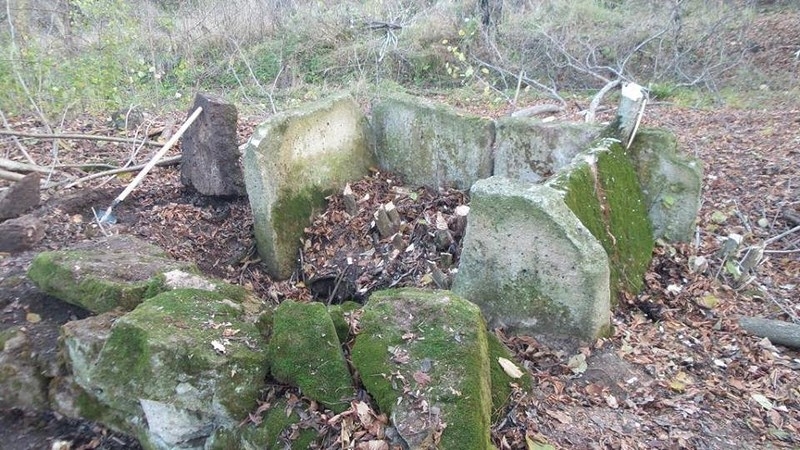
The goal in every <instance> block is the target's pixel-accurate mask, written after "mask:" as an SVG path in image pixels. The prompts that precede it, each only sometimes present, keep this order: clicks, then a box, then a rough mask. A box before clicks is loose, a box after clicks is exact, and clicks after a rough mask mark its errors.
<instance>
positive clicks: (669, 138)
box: [629, 129, 703, 242]
mask: <svg viewBox="0 0 800 450" xmlns="http://www.w3.org/2000/svg"><path fill="white" fill-rule="evenodd" d="M629 151H630V153H631V156H632V159H633V161H634V163H635V165H636V173H637V175H638V177H639V181H640V183H641V186H642V192H643V194H644V197H645V201H646V202H647V205H648V207H647V213H648V217H649V218H650V222H651V223H652V225H653V235H654V237H655V238H656V239H660V238H664V239H667V240H669V241H683V242H688V241H691V239H692V237H693V235H694V232H695V222H696V220H697V213H698V211H699V210H700V193H701V189H702V183H703V169H702V164H701V162H700V161H699V160H698V159H695V158H691V157H688V156H685V155H682V154H680V153H679V151H678V141H677V139H676V138H675V136H674V135H673V134H672V133H670V132H668V131H666V130H656V129H642V130H639V132H638V133H637V135H636V138H635V139H634V141H633V144H632V145H631V148H630V150H629Z"/></svg>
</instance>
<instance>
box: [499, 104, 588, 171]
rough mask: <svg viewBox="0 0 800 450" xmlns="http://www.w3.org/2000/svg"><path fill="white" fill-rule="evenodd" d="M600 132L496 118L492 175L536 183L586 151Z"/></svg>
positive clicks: (576, 126)
mask: <svg viewBox="0 0 800 450" xmlns="http://www.w3.org/2000/svg"><path fill="white" fill-rule="evenodd" d="M600 131H601V128H599V127H594V126H591V125H586V124H576V123H557V122H549V123H544V122H541V121H538V120H532V119H526V118H511V117H509V118H502V119H499V120H497V139H496V141H495V152H494V175H497V176H503V177H506V178H511V179H516V180H521V181H528V182H531V183H539V182H541V181H543V180H544V179H546V178H548V177H550V176H551V175H553V173H555V172H557V171H558V170H559V169H561V168H562V167H564V166H566V165H567V164H569V163H570V162H571V161H572V158H574V157H575V155H577V154H578V153H580V152H582V151H584V150H586V149H587V148H589V145H590V144H591V142H592V141H593V140H594V139H595V138H596V137H597V136H598V135H599V134H600Z"/></svg>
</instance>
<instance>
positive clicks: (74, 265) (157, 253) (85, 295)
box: [28, 235, 196, 313]
mask: <svg viewBox="0 0 800 450" xmlns="http://www.w3.org/2000/svg"><path fill="white" fill-rule="evenodd" d="M174 269H183V270H188V271H196V268H195V267H194V264H191V263H187V262H180V261H175V260H174V259H172V258H170V257H169V256H168V255H167V254H166V253H164V251H163V250H161V249H160V248H158V247H156V246H154V245H152V244H149V243H147V242H145V241H142V240H141V239H137V238H135V237H132V236H124V235H116V236H111V237H108V238H103V239H99V240H96V241H89V242H84V243H81V244H78V245H75V246H73V247H72V248H70V249H67V250H60V251H53V252H42V253H40V254H38V255H36V257H35V258H34V259H33V262H32V263H31V268H30V269H29V270H28V277H29V278H30V279H31V281H33V282H34V284H36V286H37V287H39V289H41V290H42V291H43V292H45V293H46V294H48V295H52V296H53V297H56V298H59V299H61V300H64V301H65V302H67V303H71V304H73V305H78V306H80V307H83V308H86V309H88V310H89V311H92V312H94V313H102V312H106V311H111V310H113V309H115V308H122V309H124V310H131V309H133V308H135V307H136V305H138V304H139V303H140V302H141V301H142V300H144V299H145V298H147V297H152V296H153V295H156V294H157V293H159V292H161V291H163V290H164V289H165V288H164V287H163V283H164V281H163V277H161V276H160V275H161V274H163V273H164V272H168V271H170V270H174Z"/></svg>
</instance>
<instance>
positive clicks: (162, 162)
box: [48, 155, 181, 189]
mask: <svg viewBox="0 0 800 450" xmlns="http://www.w3.org/2000/svg"><path fill="white" fill-rule="evenodd" d="M180 161H181V155H176V156H170V157H169V158H164V159H162V160H160V161H158V162H157V163H156V165H157V166H159V167H164V166H172V165H175V164H178V163H179V162H180ZM146 165H147V164H138V165H135V166H128V167H120V168H117V169H111V170H104V171H102V172H97V173H93V174H91V175H87V176H85V177H82V178H78V179H77V180H75V181H71V182H67V183H56V184H52V185H50V186H48V187H58V186H61V185H63V187H64V188H65V189H66V188H71V187H73V186H75V185H78V184H81V183H84V182H86V181H91V180H94V179H97V178H102V177H105V176H108V175H116V174H118V173H126V172H136V171H137V170H141V169H143V168H144V166H146Z"/></svg>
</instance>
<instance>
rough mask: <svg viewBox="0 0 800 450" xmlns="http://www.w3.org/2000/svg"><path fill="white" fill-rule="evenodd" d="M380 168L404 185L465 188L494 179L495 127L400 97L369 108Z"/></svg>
mask: <svg viewBox="0 0 800 450" xmlns="http://www.w3.org/2000/svg"><path fill="white" fill-rule="evenodd" d="M372 125H373V129H374V132H375V138H376V155H377V157H378V163H379V164H380V167H382V168H384V169H386V170H389V171H392V172H395V173H399V174H401V175H402V176H403V179H404V180H405V182H406V183H409V184H412V185H425V186H431V187H455V188H458V189H468V188H469V187H470V186H471V185H472V183H474V182H476V181H478V180H480V179H481V178H486V177H489V176H490V175H491V174H492V151H491V150H492V144H493V142H494V122H492V121H491V120H488V119H482V118H480V117H477V116H469V115H466V114H460V113H457V112H456V111H455V110H453V109H450V108H447V107H445V106H438V105H432V104H430V103H428V102H426V101H425V100H423V99H419V98H414V97H410V96H407V95H402V94H392V95H385V96H383V97H381V98H378V99H376V100H375V101H374V102H373V105H372Z"/></svg>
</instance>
